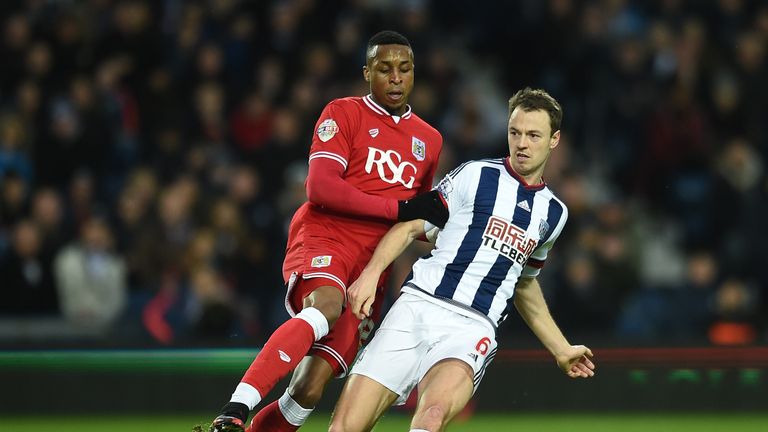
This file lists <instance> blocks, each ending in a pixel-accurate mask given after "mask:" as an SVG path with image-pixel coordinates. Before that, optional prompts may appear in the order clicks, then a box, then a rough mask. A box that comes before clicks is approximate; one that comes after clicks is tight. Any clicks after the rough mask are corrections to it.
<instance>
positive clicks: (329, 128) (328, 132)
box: [317, 119, 339, 142]
mask: <svg viewBox="0 0 768 432" xmlns="http://www.w3.org/2000/svg"><path fill="white" fill-rule="evenodd" d="M338 131H339V125H337V124H336V121H335V120H333V119H327V120H323V122H322V123H320V126H318V127H317V137H318V138H320V141H322V142H328V140H330V139H331V138H333V136H334V135H336V133H337V132H338Z"/></svg>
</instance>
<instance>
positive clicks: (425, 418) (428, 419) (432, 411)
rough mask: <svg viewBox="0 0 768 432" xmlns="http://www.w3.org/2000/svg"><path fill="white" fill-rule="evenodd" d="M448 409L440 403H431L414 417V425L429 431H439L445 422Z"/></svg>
mask: <svg viewBox="0 0 768 432" xmlns="http://www.w3.org/2000/svg"><path fill="white" fill-rule="evenodd" d="M446 414H447V411H446V410H445V409H443V407H441V406H440V405H430V406H428V407H427V409H425V410H424V411H422V412H421V413H418V414H417V415H416V416H415V417H414V422H413V426H414V427H418V428H419V429H426V430H429V431H439V430H441V429H442V427H443V425H444V424H445V420H446V419H445V416H446Z"/></svg>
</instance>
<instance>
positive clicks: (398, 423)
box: [0, 413, 768, 432]
mask: <svg viewBox="0 0 768 432" xmlns="http://www.w3.org/2000/svg"><path fill="white" fill-rule="evenodd" d="M209 420H210V419H209V418H208V417H206V416H204V415H203V416H159V417H150V416H100V417H94V418H85V417H65V416H62V417H55V416H49V417H8V416H0V430H3V431H13V432H32V431H35V432H38V431H49V432H104V431H108V432H136V431H147V432H154V431H158V432H165V431H190V430H191V429H192V426H193V425H195V424H200V423H205V422H206V421H209ZM408 421H409V420H408V418H407V417H405V416H402V415H395V414H392V415H389V416H387V417H385V418H384V419H383V420H382V421H381V422H380V423H379V425H378V426H376V429H374V431H375V432H390V431H391V432H395V431H397V432H402V431H405V430H408V425H409V423H408ZM327 422H328V416H327V414H320V415H316V416H314V417H313V418H312V419H311V421H310V422H309V423H308V424H307V425H305V427H303V428H302V429H301V431H302V432H325V431H326V430H327ZM526 430H535V431H536V432H563V431H567V432H580V431H584V432H609V431H610V432H615V431H618V430H620V431H622V432H647V431H676V432H687V431H691V432H721V431H723V432H725V431H739V432H764V431H766V430H768V414H733V413H727V414H710V413H708V414H696V413H688V414H667V413H665V414H635V413H631V414H595V413H590V414H565V413H538V414H506V415H505V414H478V415H475V416H474V417H472V418H471V419H469V420H467V421H464V422H457V423H455V424H452V425H451V426H449V427H448V431H449V432H470V431H472V432H476V431H490V432H493V431H526Z"/></svg>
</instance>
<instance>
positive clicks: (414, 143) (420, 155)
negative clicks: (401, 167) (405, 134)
mask: <svg viewBox="0 0 768 432" xmlns="http://www.w3.org/2000/svg"><path fill="white" fill-rule="evenodd" d="M411 138H412V139H411V152H412V153H413V157H415V158H416V160H418V161H423V160H424V158H426V157H427V145H426V144H425V143H424V141H422V140H420V139H418V138H416V137H411Z"/></svg>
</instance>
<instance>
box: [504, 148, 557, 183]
mask: <svg viewBox="0 0 768 432" xmlns="http://www.w3.org/2000/svg"><path fill="white" fill-rule="evenodd" d="M504 168H506V169H507V172H508V173H509V175H511V176H512V177H514V178H515V180H517V181H518V182H520V184H521V185H523V187H524V188H526V189H528V190H533V191H538V190H542V189H544V186H546V185H547V184H546V183H545V182H544V178H543V177H542V179H541V183H538V184H535V185H529V184H528V183H527V182H526V181H525V179H524V178H523V177H521V176H520V174H518V173H517V172H516V171H515V170H514V169H512V161H511V160H510V156H507V157H505V158H504Z"/></svg>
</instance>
